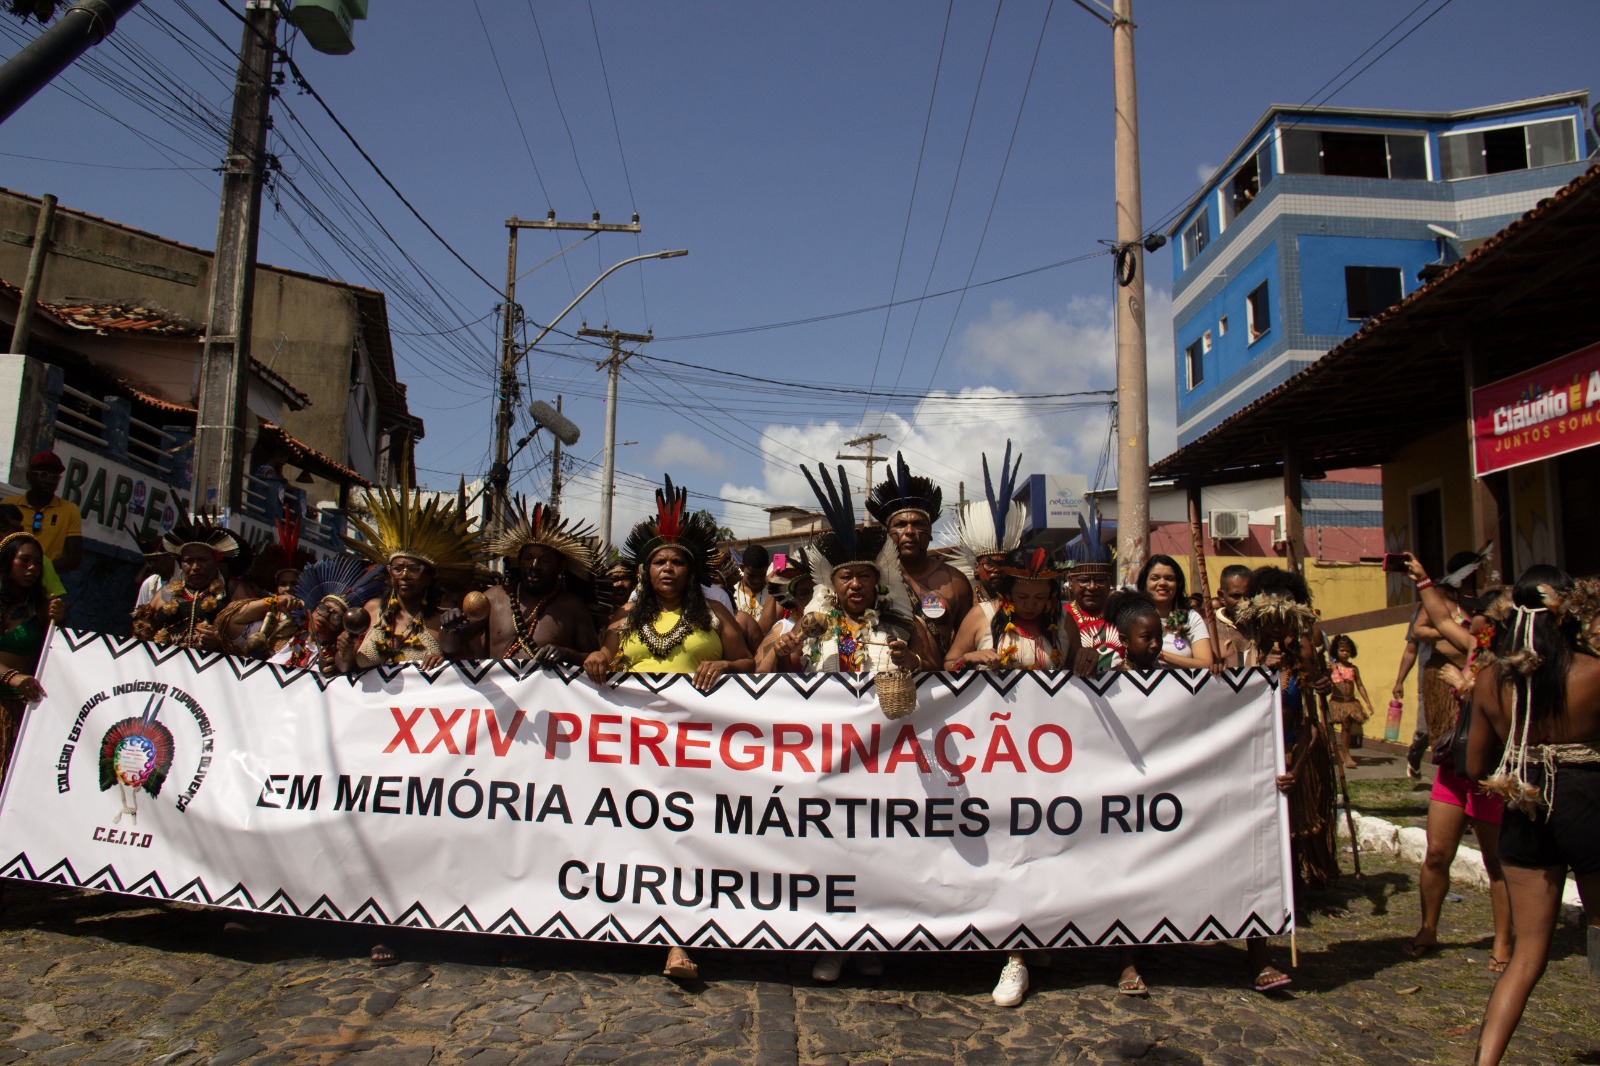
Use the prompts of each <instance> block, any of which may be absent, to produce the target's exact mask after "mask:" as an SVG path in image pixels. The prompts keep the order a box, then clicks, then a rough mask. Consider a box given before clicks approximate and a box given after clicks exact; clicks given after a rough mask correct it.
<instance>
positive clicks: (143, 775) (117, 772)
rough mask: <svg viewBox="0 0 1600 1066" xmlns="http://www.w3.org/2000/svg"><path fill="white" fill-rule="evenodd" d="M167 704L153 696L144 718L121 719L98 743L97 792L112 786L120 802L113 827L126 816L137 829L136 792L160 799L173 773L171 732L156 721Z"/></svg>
mask: <svg viewBox="0 0 1600 1066" xmlns="http://www.w3.org/2000/svg"><path fill="white" fill-rule="evenodd" d="M166 702H167V698H166V697H165V696H158V695H156V694H154V693H152V694H151V696H150V699H149V700H147V701H146V702H145V705H144V714H142V715H140V716H139V717H137V718H124V719H123V720H122V721H120V722H118V723H116V724H115V725H113V726H112V727H111V728H110V729H108V730H106V735H105V738H104V739H103V740H101V741H100V791H101V792H105V791H108V790H109V789H111V788H112V787H113V786H115V787H116V789H117V795H118V796H119V797H120V799H121V800H122V809H121V810H120V811H118V812H117V816H116V817H115V818H113V819H111V821H112V823H113V824H115V823H118V822H120V821H122V816H123V815H124V814H126V815H127V816H128V818H129V820H130V821H131V822H133V824H134V825H138V824H139V790H140V789H143V790H144V791H145V792H148V793H149V794H150V795H151V796H159V795H161V786H162V785H164V784H166V781H167V771H169V770H171V769H172V751H173V746H172V731H171V730H169V729H168V728H167V727H166V726H165V725H162V724H161V723H160V722H158V721H156V715H158V714H160V713H161V705H162V704H164V703H166Z"/></svg>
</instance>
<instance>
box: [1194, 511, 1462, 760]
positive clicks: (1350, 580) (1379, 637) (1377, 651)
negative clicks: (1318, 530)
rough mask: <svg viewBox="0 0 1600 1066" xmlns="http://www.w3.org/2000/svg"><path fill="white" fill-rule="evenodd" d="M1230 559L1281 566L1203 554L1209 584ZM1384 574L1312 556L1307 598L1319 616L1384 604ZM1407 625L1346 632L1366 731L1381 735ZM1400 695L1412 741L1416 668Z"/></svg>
mask: <svg viewBox="0 0 1600 1066" xmlns="http://www.w3.org/2000/svg"><path fill="white" fill-rule="evenodd" d="M1447 506H1448V505H1447ZM1451 550H1452V551H1454V550H1455V549H1454V548H1452V549H1451ZM1176 558H1177V560H1178V564H1179V565H1180V566H1181V567H1182V568H1183V571H1184V575H1183V576H1184V581H1185V584H1186V587H1187V588H1189V589H1190V591H1194V579H1193V577H1192V575H1191V574H1190V573H1189V558H1188V556H1184V555H1180V556H1177V557H1176ZM1233 563H1239V564H1241V565H1243V566H1248V567H1249V568H1250V569H1252V570H1254V569H1255V568H1256V567H1258V566H1273V567H1282V566H1283V559H1282V558H1281V557H1279V556H1262V557H1260V558H1240V557H1234V556H1230V557H1228V558H1227V559H1226V560H1223V559H1221V558H1214V557H1211V556H1207V558H1206V575H1207V576H1208V577H1210V578H1211V583H1212V585H1213V586H1215V585H1216V582H1217V575H1219V574H1220V573H1221V572H1222V567H1223V566H1225V565H1232V564H1233ZM1384 578H1385V575H1384V573H1383V567H1382V566H1381V565H1380V564H1379V563H1325V562H1322V561H1320V560H1317V559H1310V560H1307V564H1306V585H1307V586H1309V588H1310V589H1311V602H1312V603H1313V604H1315V605H1316V608H1317V613H1318V614H1320V615H1321V616H1322V617H1323V618H1343V617H1345V616H1347V615H1352V614H1361V613H1363V612H1366V611H1376V610H1378V609H1380V608H1382V607H1385V606H1387V604H1386V602H1385V599H1386V598H1385V593H1384V584H1385V582H1384ZM1406 629H1407V626H1406V625H1405V624H1403V623H1402V624H1400V625H1389V626H1383V627H1381V628H1378V629H1367V630H1361V631H1359V632H1352V633H1351V634H1350V639H1352V640H1354V641H1355V642H1356V648H1357V650H1358V652H1359V654H1358V655H1357V656H1356V666H1358V667H1360V668H1361V681H1362V684H1364V685H1365V686H1366V689H1367V695H1368V696H1371V697H1372V708H1373V712H1374V714H1373V717H1372V718H1370V719H1369V720H1368V721H1367V723H1366V725H1365V726H1364V727H1363V729H1362V733H1363V734H1364V735H1365V736H1369V737H1381V736H1383V723H1384V716H1385V715H1386V714H1387V712H1388V708H1389V698H1390V690H1391V689H1392V688H1393V687H1394V677H1395V674H1396V673H1397V672H1398V671H1399V669H1400V655H1401V653H1402V652H1404V651H1405V645H1406ZM1335 635H1336V634H1334V633H1333V632H1330V633H1329V634H1328V636H1330V637H1332V636H1335ZM1404 701H1405V705H1406V710H1405V714H1404V715H1403V716H1402V717H1401V720H1400V741H1399V742H1400V743H1402V744H1408V743H1410V741H1411V729H1412V723H1413V721H1414V719H1415V716H1416V713H1417V674H1416V670H1415V669H1413V670H1412V673H1411V677H1410V678H1409V679H1408V680H1407V682H1406V693H1405V697H1404Z"/></svg>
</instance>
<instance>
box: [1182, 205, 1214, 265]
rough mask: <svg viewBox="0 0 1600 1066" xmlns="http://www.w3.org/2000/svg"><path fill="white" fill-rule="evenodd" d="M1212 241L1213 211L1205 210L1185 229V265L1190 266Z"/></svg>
mask: <svg viewBox="0 0 1600 1066" xmlns="http://www.w3.org/2000/svg"><path fill="white" fill-rule="evenodd" d="M1210 243H1211V212H1210V210H1209V209H1208V210H1205V211H1202V212H1200V214H1199V215H1198V216H1197V217H1196V218H1195V220H1194V221H1193V222H1191V223H1189V228H1188V229H1186V230H1184V231H1183V265H1184V266H1188V265H1189V264H1190V263H1192V262H1194V261H1195V259H1197V258H1198V257H1199V255H1200V253H1201V252H1203V251H1205V250H1206V245H1208V244H1210Z"/></svg>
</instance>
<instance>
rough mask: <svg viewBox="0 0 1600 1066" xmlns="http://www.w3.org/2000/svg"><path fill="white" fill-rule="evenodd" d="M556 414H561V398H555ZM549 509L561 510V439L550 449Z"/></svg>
mask: <svg viewBox="0 0 1600 1066" xmlns="http://www.w3.org/2000/svg"><path fill="white" fill-rule="evenodd" d="M556 413H557V414H560V413H561V397H559V396H557V397H556ZM550 509H551V510H552V511H560V510H561V438H560V437H557V438H555V444H554V445H552V446H551V448H550Z"/></svg>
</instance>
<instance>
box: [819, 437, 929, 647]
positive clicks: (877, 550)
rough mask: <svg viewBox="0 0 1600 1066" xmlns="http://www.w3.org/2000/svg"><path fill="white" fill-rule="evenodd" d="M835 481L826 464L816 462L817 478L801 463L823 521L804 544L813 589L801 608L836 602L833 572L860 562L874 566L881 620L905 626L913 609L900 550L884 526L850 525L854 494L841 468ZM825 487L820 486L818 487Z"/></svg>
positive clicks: (823, 606) (853, 521)
mask: <svg viewBox="0 0 1600 1066" xmlns="http://www.w3.org/2000/svg"><path fill="white" fill-rule="evenodd" d="M838 471H839V483H838V484H837V485H835V484H834V481H833V478H832V477H831V476H830V475H829V474H828V468H827V466H825V465H823V464H821V463H818V464H817V472H818V473H819V474H821V475H822V483H821V484H818V482H817V479H816V478H815V477H813V476H812V474H811V471H810V470H809V469H807V468H806V467H804V466H802V467H801V468H800V472H801V473H802V474H804V475H805V476H806V481H807V482H808V483H809V484H810V485H811V491H812V492H814V493H816V496H817V503H818V505H819V506H820V507H821V508H822V517H823V520H824V521H825V522H826V523H827V525H828V528H827V529H825V530H823V531H822V532H821V533H818V534H817V535H816V536H815V537H813V538H812V540H811V543H810V544H808V545H806V548H805V556H806V562H807V563H808V564H809V565H810V567H811V578H812V581H813V582H814V583H815V588H814V590H813V591H812V593H811V602H810V603H809V604H807V605H806V613H808V614H810V613H814V612H821V613H826V612H828V611H832V610H834V609H835V608H837V607H838V602H837V600H836V598H835V596H834V592H833V572H834V570H835V569H837V568H838V567H841V566H844V565H846V564H847V563H866V564H867V565H869V566H872V567H874V568H875V569H876V570H877V571H878V607H877V609H878V614H879V615H880V616H881V617H882V618H883V619H884V621H885V622H887V623H889V624H891V625H895V626H898V627H900V628H903V629H907V630H909V629H910V626H911V619H912V617H913V614H914V609H913V607H912V605H911V593H910V591H909V590H908V589H907V587H906V580H905V575H904V574H903V573H902V572H901V570H900V552H899V550H898V549H896V548H895V545H894V542H893V541H891V540H890V539H889V531H888V530H887V529H886V528H885V527H884V526H881V525H879V526H866V527H860V526H857V525H856V509H855V502H854V498H853V497H852V496H851V494H850V481H849V479H848V478H847V477H846V476H845V472H844V467H842V466H841V467H839V468H838ZM824 486H826V488H824Z"/></svg>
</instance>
